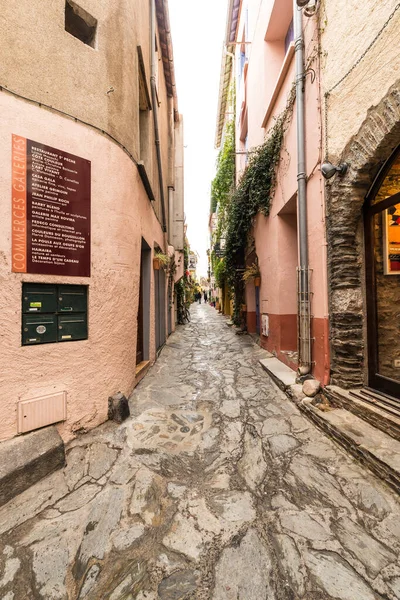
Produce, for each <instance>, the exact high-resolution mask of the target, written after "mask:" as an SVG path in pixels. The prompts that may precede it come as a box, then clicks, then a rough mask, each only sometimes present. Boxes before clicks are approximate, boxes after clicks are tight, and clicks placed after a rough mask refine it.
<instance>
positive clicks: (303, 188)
mask: <svg viewBox="0 0 400 600" xmlns="http://www.w3.org/2000/svg"><path fill="white" fill-rule="evenodd" d="M293 15H294V38H295V60H296V117H297V119H296V120H297V206H298V218H299V224H298V231H299V254H300V257H299V258H300V266H299V267H298V284H297V285H298V309H297V310H298V337H299V375H306V374H307V373H309V372H310V371H311V310H310V281H309V267H308V239H307V236H308V233H307V182H306V152H305V126H304V80H305V79H304V39H303V21H302V16H303V15H302V10H301V8H299V7H298V6H297V3H296V0H293Z"/></svg>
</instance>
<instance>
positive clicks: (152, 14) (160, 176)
mask: <svg viewBox="0 0 400 600" xmlns="http://www.w3.org/2000/svg"><path fill="white" fill-rule="evenodd" d="M150 6H151V12H150V36H151V39H150V48H151V73H150V87H151V102H152V104H153V111H152V112H153V121H154V138H155V139H154V143H155V145H156V152H157V165H158V180H159V185H160V200H161V213H162V230H163V232H164V233H166V231H167V222H166V217H165V197H164V180H163V172H162V162H161V147H160V133H159V128H158V100H157V91H156V44H155V39H156V4H155V0H150Z"/></svg>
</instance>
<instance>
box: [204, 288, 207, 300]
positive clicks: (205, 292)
mask: <svg viewBox="0 0 400 600" xmlns="http://www.w3.org/2000/svg"><path fill="white" fill-rule="evenodd" d="M204 302H207V290H204Z"/></svg>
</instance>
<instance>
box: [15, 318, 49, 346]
mask: <svg viewBox="0 0 400 600" xmlns="http://www.w3.org/2000/svg"><path fill="white" fill-rule="evenodd" d="M56 341H57V317H56V315H23V317H22V343H23V344H24V345H30V344H46V343H48V342H56Z"/></svg>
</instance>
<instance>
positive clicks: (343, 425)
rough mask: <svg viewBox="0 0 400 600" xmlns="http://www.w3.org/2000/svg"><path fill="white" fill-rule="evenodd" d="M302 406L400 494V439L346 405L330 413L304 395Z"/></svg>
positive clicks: (321, 426)
mask: <svg viewBox="0 0 400 600" xmlns="http://www.w3.org/2000/svg"><path fill="white" fill-rule="evenodd" d="M298 407H299V408H300V410H301V411H302V412H304V413H305V414H306V415H307V416H308V417H309V418H310V419H311V420H312V421H313V422H314V423H315V424H316V425H318V426H319V427H320V428H321V429H323V430H324V431H326V432H327V433H328V435H329V436H330V437H331V438H333V439H334V440H335V441H337V442H339V444H341V445H342V446H344V447H345V448H346V450H348V451H349V452H350V453H351V454H352V455H353V456H354V457H355V458H357V459H358V460H359V461H360V462H361V463H362V464H364V465H365V466H367V467H368V468H369V469H370V470H371V471H373V473H375V475H377V476H378V477H380V478H381V479H383V480H384V481H386V483H388V484H389V485H390V486H391V487H392V488H394V489H395V490H396V491H397V493H400V442H399V441H397V440H395V439H393V437H391V436H390V435H388V434H387V433H385V432H383V431H381V430H380V429H377V428H376V427H374V426H373V425H371V424H369V423H367V422H366V421H365V420H364V419H362V418H360V417H358V416H356V415H355V414H354V413H352V412H350V411H348V410H346V409H345V408H335V409H332V410H330V411H327V412H325V411H324V412H323V411H321V410H320V409H318V408H316V407H315V406H313V405H312V398H304V399H303V400H302V401H301V402H300V403H299V404H298Z"/></svg>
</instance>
